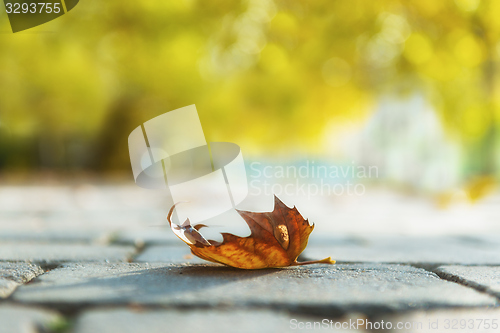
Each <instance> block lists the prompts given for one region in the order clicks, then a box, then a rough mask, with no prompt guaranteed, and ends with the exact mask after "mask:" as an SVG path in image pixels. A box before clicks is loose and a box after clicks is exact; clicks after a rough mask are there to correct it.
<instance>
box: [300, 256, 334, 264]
mask: <svg viewBox="0 0 500 333" xmlns="http://www.w3.org/2000/svg"><path fill="white" fill-rule="evenodd" d="M311 264H330V265H333V264H335V260H332V257H328V258H325V259H321V260H311V261H302V262H294V263H293V264H291V265H290V266H302V265H311Z"/></svg>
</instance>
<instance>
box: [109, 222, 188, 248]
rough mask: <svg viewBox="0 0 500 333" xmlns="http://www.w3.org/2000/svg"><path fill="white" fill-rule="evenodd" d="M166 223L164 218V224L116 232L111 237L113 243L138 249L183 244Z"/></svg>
mask: <svg viewBox="0 0 500 333" xmlns="http://www.w3.org/2000/svg"><path fill="white" fill-rule="evenodd" d="M166 221H167V220H166V218H165V221H164V224H159V225H156V226H153V225H151V226H149V227H142V228H135V229H128V230H121V231H117V232H116V233H115V234H114V235H113V243H115V244H128V245H135V246H139V247H141V246H145V245H179V244H183V243H182V241H181V240H180V239H179V238H178V237H177V236H175V235H174V233H173V232H172V230H170V228H169V226H168V224H166Z"/></svg>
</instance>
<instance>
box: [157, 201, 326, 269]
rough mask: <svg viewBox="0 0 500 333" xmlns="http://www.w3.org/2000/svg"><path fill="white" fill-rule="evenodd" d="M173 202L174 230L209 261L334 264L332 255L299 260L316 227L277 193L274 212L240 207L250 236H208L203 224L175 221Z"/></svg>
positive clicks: (248, 265) (258, 264)
mask: <svg viewBox="0 0 500 333" xmlns="http://www.w3.org/2000/svg"><path fill="white" fill-rule="evenodd" d="M175 206H176V205H174V206H173V207H172V208H171V209H170V212H169V213H168V216H167V220H168V222H169V224H170V227H171V229H172V231H173V232H174V233H175V234H176V235H177V236H178V237H179V238H180V239H182V240H183V241H184V242H185V243H186V244H188V245H189V247H190V248H191V252H192V253H193V254H194V255H196V256H198V257H200V258H202V259H205V260H208V261H212V262H217V263H221V264H224V265H228V266H233V267H237V268H243V269H260V268H269V267H286V266H296V265H306V264H315V263H325V264H334V263H335V261H334V260H331V258H330V257H328V258H325V259H323V260H315V261H305V262H297V257H298V256H299V254H300V253H302V251H304V249H305V248H306V246H307V240H308V239H309V235H310V234H311V232H312V231H313V229H314V225H310V224H309V222H308V220H304V218H303V217H302V216H301V215H300V213H299V212H298V211H297V209H296V208H295V207H293V208H291V209H290V208H288V207H287V206H286V205H285V204H284V203H283V202H282V201H281V200H280V199H278V197H276V196H275V197H274V210H273V211H272V212H264V213H254V212H246V211H241V210H237V212H238V213H239V214H240V215H241V217H243V219H244V220H245V222H246V223H247V224H248V226H249V227H250V231H251V234H250V236H248V237H239V236H235V235H232V234H229V233H222V237H223V241H222V242H216V241H213V240H206V239H205V238H204V237H203V235H202V234H201V233H200V232H199V230H200V229H201V228H203V227H206V226H205V225H203V224H197V225H195V226H191V224H190V222H189V219H187V220H186V222H184V223H183V224H182V225H176V224H175V223H172V221H171V217H172V213H173V211H174V209H175Z"/></svg>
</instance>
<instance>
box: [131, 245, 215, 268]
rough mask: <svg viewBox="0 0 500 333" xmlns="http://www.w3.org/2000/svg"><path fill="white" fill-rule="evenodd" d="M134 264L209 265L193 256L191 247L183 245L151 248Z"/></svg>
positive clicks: (142, 253)
mask: <svg viewBox="0 0 500 333" xmlns="http://www.w3.org/2000/svg"><path fill="white" fill-rule="evenodd" d="M134 262H167V263H174V264H182V263H191V264H207V263H208V261H206V260H203V259H201V258H198V257H197V256H195V255H193V254H191V250H190V249H189V247H188V246H187V245H182V244H180V246H150V247H148V248H146V249H145V250H144V251H143V252H141V254H139V255H138V256H137V257H135V259H134Z"/></svg>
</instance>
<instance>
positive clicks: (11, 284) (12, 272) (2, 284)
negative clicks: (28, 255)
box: [0, 262, 44, 298]
mask: <svg viewBox="0 0 500 333" xmlns="http://www.w3.org/2000/svg"><path fill="white" fill-rule="evenodd" d="M43 273H44V271H43V269H42V268H41V267H40V266H36V265H32V264H28V263H8V262H0V298H6V297H8V296H9V295H10V294H11V293H12V292H13V291H14V290H15V289H16V288H17V286H19V285H21V284H23V283H26V282H29V281H31V280H32V279H34V278H35V277H37V276H38V275H40V274H43Z"/></svg>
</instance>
